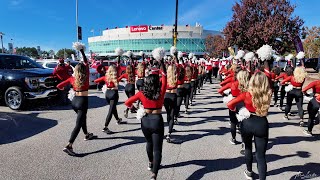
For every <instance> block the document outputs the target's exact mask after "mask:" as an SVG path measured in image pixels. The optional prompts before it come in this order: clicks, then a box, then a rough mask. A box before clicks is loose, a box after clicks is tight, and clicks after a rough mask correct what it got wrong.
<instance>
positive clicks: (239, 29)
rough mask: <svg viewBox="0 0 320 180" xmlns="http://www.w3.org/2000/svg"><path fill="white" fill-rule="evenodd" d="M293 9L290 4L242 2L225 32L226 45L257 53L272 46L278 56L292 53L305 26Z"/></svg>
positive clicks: (283, 0) (270, 0)
mask: <svg viewBox="0 0 320 180" xmlns="http://www.w3.org/2000/svg"><path fill="white" fill-rule="evenodd" d="M294 9H295V6H293V5H291V4H290V2H289V0H241V1H240V3H236V4H235V5H234V6H233V8H232V10H233V16H232V20H231V21H230V22H228V23H227V25H226V27H225V28H224V30H223V33H224V35H225V37H226V41H227V45H228V46H233V45H238V47H239V48H241V49H247V50H249V51H254V50H257V49H258V48H260V47H261V46H262V45H264V44H269V45H270V46H272V47H273V49H274V50H276V51H277V52H278V53H281V54H284V53H285V52H290V51H291V50H292V49H293V48H294V43H293V40H294V38H295V37H297V36H300V34H301V27H302V25H303V23H304V22H303V20H301V19H300V18H299V17H298V16H293V12H294Z"/></svg>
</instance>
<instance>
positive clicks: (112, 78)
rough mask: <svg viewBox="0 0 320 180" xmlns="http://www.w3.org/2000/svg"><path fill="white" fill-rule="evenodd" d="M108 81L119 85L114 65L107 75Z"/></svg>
mask: <svg viewBox="0 0 320 180" xmlns="http://www.w3.org/2000/svg"><path fill="white" fill-rule="evenodd" d="M106 80H107V82H109V83H110V82H113V83H114V84H115V85H117V84H118V81H117V69H116V67H114V66H113V65H112V66H110V67H109V68H108V71H107V73H106Z"/></svg>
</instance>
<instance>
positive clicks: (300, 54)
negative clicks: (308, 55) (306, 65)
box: [296, 51, 305, 59]
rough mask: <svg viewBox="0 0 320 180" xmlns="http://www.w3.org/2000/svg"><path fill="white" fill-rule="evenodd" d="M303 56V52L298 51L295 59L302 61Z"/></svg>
mask: <svg viewBox="0 0 320 180" xmlns="http://www.w3.org/2000/svg"><path fill="white" fill-rule="evenodd" d="M304 56H305V54H304V52H302V51H300V52H299V53H298V55H297V56H296V58H297V59H303V58H304Z"/></svg>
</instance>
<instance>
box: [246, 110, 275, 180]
mask: <svg viewBox="0 0 320 180" xmlns="http://www.w3.org/2000/svg"><path fill="white" fill-rule="evenodd" d="M241 136H242V140H243V142H244V144H245V161H246V166H247V170H248V171H250V172H252V161H253V155H252V138H253V137H254V144H255V147H256V159H257V164H258V172H259V179H261V180H265V179H266V175H267V162H266V151H267V144H268V140H269V123H268V120H267V118H266V117H259V116H256V115H251V116H250V118H248V119H245V120H243V121H242V123H241Z"/></svg>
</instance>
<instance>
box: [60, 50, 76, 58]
mask: <svg viewBox="0 0 320 180" xmlns="http://www.w3.org/2000/svg"><path fill="white" fill-rule="evenodd" d="M71 54H74V55H75V54H76V52H75V51H74V50H73V49H60V50H59V51H58V52H57V54H56V56H57V57H59V58H71Z"/></svg>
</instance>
